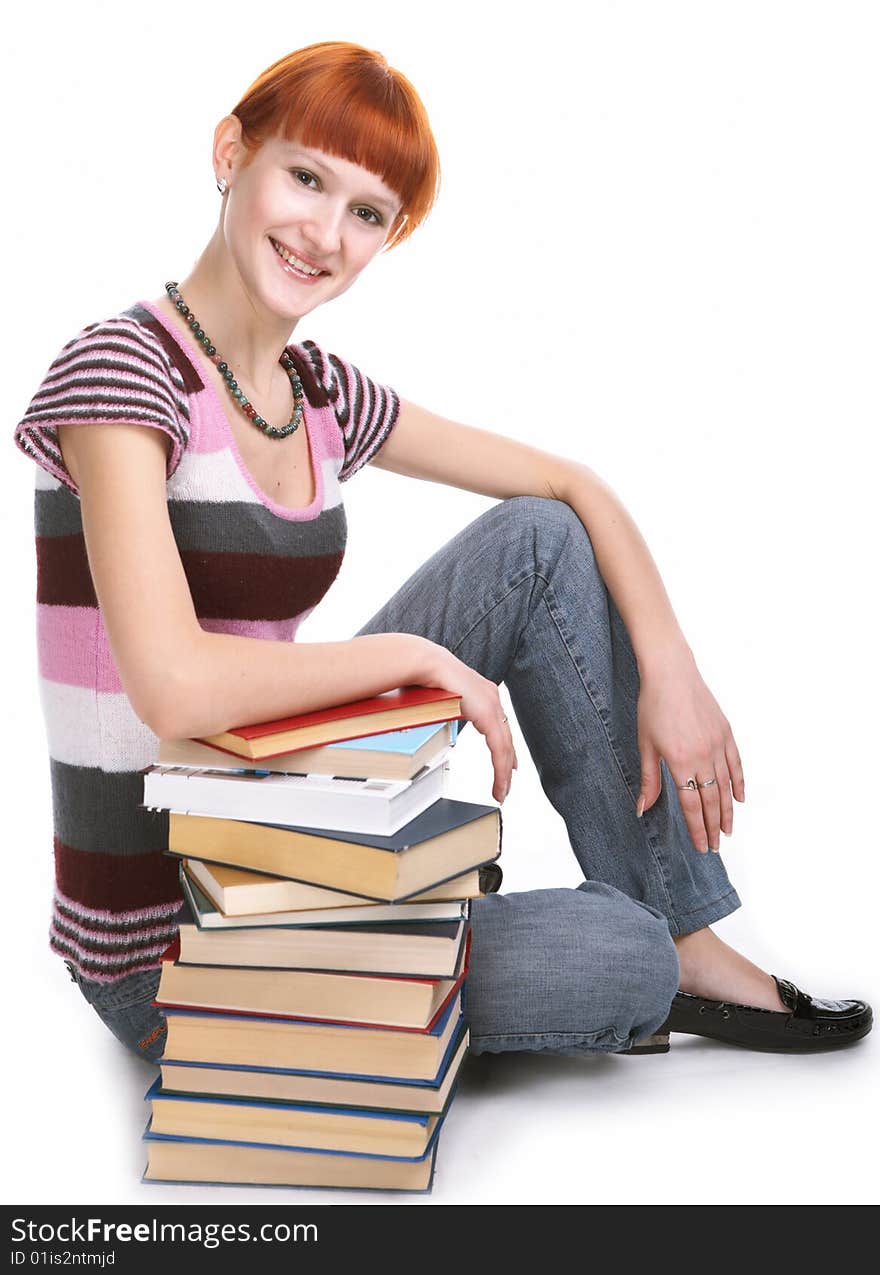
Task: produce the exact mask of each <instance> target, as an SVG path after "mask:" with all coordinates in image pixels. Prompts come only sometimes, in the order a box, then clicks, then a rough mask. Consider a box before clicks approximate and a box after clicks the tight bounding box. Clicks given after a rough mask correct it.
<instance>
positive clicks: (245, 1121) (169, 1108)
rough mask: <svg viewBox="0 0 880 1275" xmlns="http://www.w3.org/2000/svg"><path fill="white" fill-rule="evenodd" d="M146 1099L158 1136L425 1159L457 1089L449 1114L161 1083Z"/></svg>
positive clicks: (152, 1125) (155, 1086) (154, 1087)
mask: <svg viewBox="0 0 880 1275" xmlns="http://www.w3.org/2000/svg"><path fill="white" fill-rule="evenodd" d="M145 1097H146V1099H147V1100H148V1101H149V1102H150V1103H151V1104H152V1120H151V1123H150V1130H151V1132H152V1133H153V1134H154V1135H163V1136H166V1137H175V1138H200V1139H207V1140H209V1141H216V1142H235V1143H242V1144H245V1145H249V1146H273V1147H289V1148H290V1149H291V1150H295V1151H310V1150H311V1151H336V1152H340V1153H344V1154H347V1155H374V1156H384V1157H390V1158H392V1159H396V1160H421V1159H422V1158H423V1156H424V1155H425V1154H426V1152H427V1151H428V1150H429V1149H430V1147H431V1144H432V1142H433V1141H434V1138H435V1137H436V1135H437V1132H438V1130H439V1126H440V1122H441V1121H442V1120H443V1118H444V1116H445V1115H446V1110H448V1107H449V1103H450V1102H451V1101H452V1099H453V1097H454V1089H453V1091H452V1092H451V1093H450V1095H449V1099H448V1101H447V1104H446V1109H444V1111H442V1112H440V1113H438V1114H437V1115H428V1114H426V1113H422V1114H414V1113H412V1112H405V1111H379V1110H375V1109H371V1108H366V1107H327V1106H321V1105H317V1104H312V1103H310V1104H306V1103H293V1102H266V1101H257V1100H255V1099H253V1098H218V1097H216V1096H212V1095H208V1094H175V1093H165V1092H164V1091H163V1089H162V1086H161V1084H160V1082H159V1080H155V1081H154V1082H153V1084H152V1085H151V1086H150V1088H149V1089H148V1090H147V1093H146V1095H145Z"/></svg>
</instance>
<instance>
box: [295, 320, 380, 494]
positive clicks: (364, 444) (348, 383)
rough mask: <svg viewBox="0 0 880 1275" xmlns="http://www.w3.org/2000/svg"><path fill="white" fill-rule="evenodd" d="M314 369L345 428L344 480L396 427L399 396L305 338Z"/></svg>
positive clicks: (342, 474) (340, 478) (371, 454)
mask: <svg viewBox="0 0 880 1275" xmlns="http://www.w3.org/2000/svg"><path fill="white" fill-rule="evenodd" d="M303 347H304V348H305V350H306V351H307V353H308V356H309V358H310V360H311V362H312V366H313V367H314V370H315V373H316V375H317V377H318V379H319V380H320V382H321V384H322V385H323V387H324V389H325V390H326V391H327V394H328V396H329V398H330V402H331V403H332V405H333V410H334V412H335V414H336V420H337V422H338V423H339V428H340V430H341V431H342V441H343V446H344V448H345V456H344V459H343V462H342V468H341V469H340V471H339V481H340V482H343V483H344V482H345V481H346V480H347V479H348V478H351V476H352V474H355V473H357V471H358V470H359V469H360V468H361V466H362V465H366V464H367V462H368V461H371V460H372V459H373V457H374V456H375V455H376V453H377V452H378V451H379V449H380V447H381V446H382V444H383V443H384V442H385V440H386V439H387V438H388V435H389V434H390V433H391V431H392V429H393V428H394V426H395V424H396V422H397V417H398V414H399V412H400V398H399V397H398V395H397V393H396V391H395V390H393V389H392V388H391V386H390V385H380V384H379V382H378V381H374V380H372V379H371V378H370V377H369V376H366V375H365V374H364V373H363V372H361V371H360V369H359V368H356V367H355V366H354V365H353V364H351V363H348V362H346V360H345V359H341V358H339V356H338V355H336V354H331V353H329V352H328V351H325V350H322V349H321V348H320V347H319V346H317V345H316V344H315V342H314V341H304V342H303Z"/></svg>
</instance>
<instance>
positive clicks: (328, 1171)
mask: <svg viewBox="0 0 880 1275" xmlns="http://www.w3.org/2000/svg"><path fill="white" fill-rule="evenodd" d="M439 1131H440V1122H439V1121H438V1123H437V1125H436V1127H435V1129H434V1135H433V1137H432V1139H431V1145H430V1147H429V1149H428V1150H427V1151H426V1152H425V1154H424V1155H423V1156H421V1157H420V1158H419V1159H415V1160H414V1159H409V1158H401V1157H390V1156H374V1155H352V1154H349V1153H345V1152H338V1151H327V1150H318V1149H316V1148H290V1147H278V1146H267V1145H265V1144H261V1143H241V1142H218V1141H213V1140H211V1139H207V1138H173V1137H166V1136H163V1135H160V1134H157V1133H154V1132H153V1131H152V1130H151V1128H150V1126H149V1125H148V1126H147V1129H146V1131H145V1133H144V1142H145V1143H146V1146H147V1167H146V1170H145V1172H144V1176H143V1181H144V1182H173V1183H186V1182H198V1183H202V1184H204V1185H208V1186H220V1185H238V1186H287V1187H291V1186H298V1187H334V1188H339V1189H343V1190H344V1189H348V1190H368V1191H418V1192H422V1193H426V1192H429V1191H430V1190H431V1187H432V1185H433V1180H434V1161H435V1158H436V1154H437V1140H438V1135H439Z"/></svg>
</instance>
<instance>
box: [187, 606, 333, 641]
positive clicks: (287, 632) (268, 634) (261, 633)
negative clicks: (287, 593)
mask: <svg viewBox="0 0 880 1275" xmlns="http://www.w3.org/2000/svg"><path fill="white" fill-rule="evenodd" d="M314 609H315V608H314V607H310V608H309V610H308V611H303V613H302V614H301V615H296V616H294V617H293V619H292V620H206V619H205V617H204V616H200V617H199V624H200V625H201V627H202V628H203V629H204V630H205V632H206V633H231V634H234V635H235V636H236V637H250V638H268V639H271V640H272V641H273V642H292V641H293V639H294V637H295V636H296V631H297V629H298V628H299V626H300V625H301V624H302V622H303V620H304V619H305V618H306V616H308V615H311V613H312V611H314Z"/></svg>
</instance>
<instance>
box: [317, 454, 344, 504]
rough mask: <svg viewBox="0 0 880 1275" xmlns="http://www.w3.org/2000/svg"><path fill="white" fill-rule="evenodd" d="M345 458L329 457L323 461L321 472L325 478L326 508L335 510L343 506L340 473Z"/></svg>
mask: <svg viewBox="0 0 880 1275" xmlns="http://www.w3.org/2000/svg"><path fill="white" fill-rule="evenodd" d="M342 461H343V457H342V456H338V457H333V456H328V457H327V458H326V460H322V461H321V472H322V474H323V476H324V508H325V509H335V508H336V506H337V505H341V504H342V488H341V487H340V485H339V471H340V469H341V468H342Z"/></svg>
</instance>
